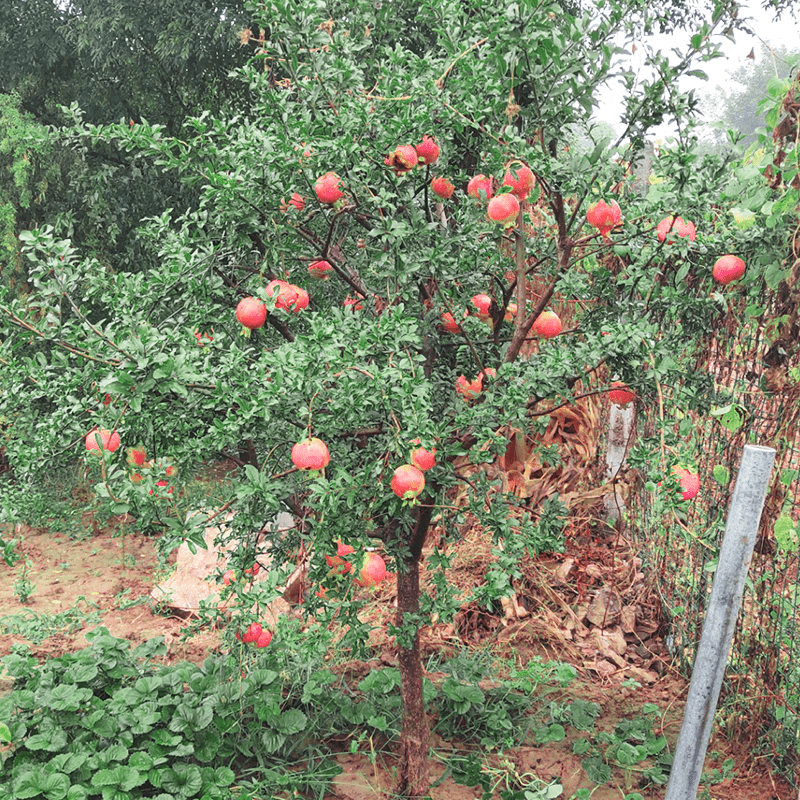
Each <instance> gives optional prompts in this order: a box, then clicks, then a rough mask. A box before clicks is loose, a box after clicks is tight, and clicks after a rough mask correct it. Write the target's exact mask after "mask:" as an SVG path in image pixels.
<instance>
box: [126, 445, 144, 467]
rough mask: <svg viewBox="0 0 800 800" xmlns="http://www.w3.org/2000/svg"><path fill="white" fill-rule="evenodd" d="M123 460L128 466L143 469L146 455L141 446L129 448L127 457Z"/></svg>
mask: <svg viewBox="0 0 800 800" xmlns="http://www.w3.org/2000/svg"><path fill="white" fill-rule="evenodd" d="M125 460H126V461H127V462H128V466H131V467H143V466H144V463H145V461H147V453H146V452H145V450H144V447H142V445H139V446H138V447H129V448H128V457H127V458H126V459H125Z"/></svg>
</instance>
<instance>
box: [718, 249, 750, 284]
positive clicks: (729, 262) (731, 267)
mask: <svg viewBox="0 0 800 800" xmlns="http://www.w3.org/2000/svg"><path fill="white" fill-rule="evenodd" d="M744 270H745V264H744V261H742V259H741V258H739V257H738V256H732V255H727V256H722V257H720V258H718V259H717V262H716V264H714V270H713V272H712V275H713V276H714V280H716V281H719V282H720V283H721V284H723V285H726V284H729V283H731V281H735V280H738V279H739V278H741V277H742V275H744Z"/></svg>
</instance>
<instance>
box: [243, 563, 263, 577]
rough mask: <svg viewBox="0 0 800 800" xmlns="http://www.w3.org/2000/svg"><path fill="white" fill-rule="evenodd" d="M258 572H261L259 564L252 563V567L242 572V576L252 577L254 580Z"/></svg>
mask: <svg viewBox="0 0 800 800" xmlns="http://www.w3.org/2000/svg"><path fill="white" fill-rule="evenodd" d="M259 572H261V564H259V563H258V561H254V562H253V566H252V567H248V568H247V569H246V570H245V571H244V574H245V575H252V576H253V577H254V578H255V576H256V575H258V573H259Z"/></svg>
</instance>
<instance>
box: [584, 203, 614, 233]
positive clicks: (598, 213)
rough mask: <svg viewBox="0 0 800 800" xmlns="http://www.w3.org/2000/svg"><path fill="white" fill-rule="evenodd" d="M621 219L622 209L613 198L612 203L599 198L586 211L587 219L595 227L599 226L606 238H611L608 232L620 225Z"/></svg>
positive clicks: (598, 228)
mask: <svg viewBox="0 0 800 800" xmlns="http://www.w3.org/2000/svg"><path fill="white" fill-rule="evenodd" d="M621 220H622V210H621V209H620V207H619V205H617V201H616V200H612V201H611V205H609V204H608V203H606V201H605V200H598V201H597V202H596V203H594V204H593V205H591V206H589V210H588V211H587V212H586V221H587V222H588V223H589V224H590V225H591V226H592V227H593V228H597V230H598V231H599V232H600V234H601V235H602V236H603V237H605V238H606V239H608V238H609V235H608V234H609V232H610V231H611V229H612V228H614V227H616V226H617V225H619V223H620V221H621Z"/></svg>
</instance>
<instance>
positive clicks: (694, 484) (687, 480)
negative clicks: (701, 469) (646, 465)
mask: <svg viewBox="0 0 800 800" xmlns="http://www.w3.org/2000/svg"><path fill="white" fill-rule="evenodd" d="M671 472H672V474H673V475H674V476H675V477H676V478H677V479H678V480H679V481H680V484H681V498H682V499H683V500H691V499H692V498H693V497H696V496H697V494H698V492H699V491H700V476H699V475H698V474H697V473H696V472H692V471H691V470H690V469H687V468H686V467H679V466H678V465H677V464H676V465H675V466H674V467H673V468H672V470H671Z"/></svg>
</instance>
